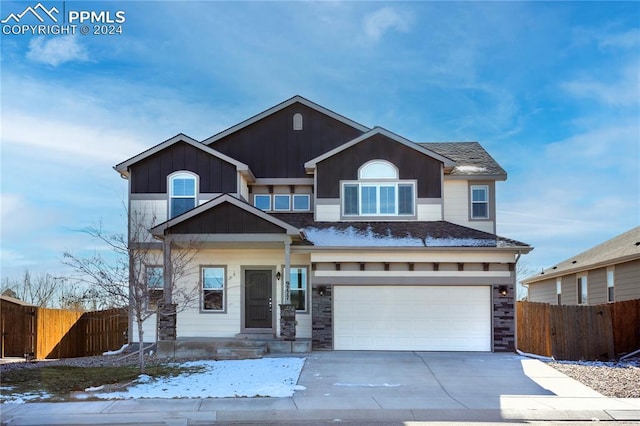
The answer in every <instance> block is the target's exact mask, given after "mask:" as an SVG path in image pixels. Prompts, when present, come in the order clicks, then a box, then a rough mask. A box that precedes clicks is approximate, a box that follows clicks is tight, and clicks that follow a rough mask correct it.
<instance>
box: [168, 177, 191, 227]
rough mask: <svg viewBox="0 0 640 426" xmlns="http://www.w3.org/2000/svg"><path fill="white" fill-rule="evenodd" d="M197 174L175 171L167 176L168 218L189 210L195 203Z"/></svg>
mask: <svg viewBox="0 0 640 426" xmlns="http://www.w3.org/2000/svg"><path fill="white" fill-rule="evenodd" d="M197 187H198V179H197V175H194V174H193V173H189V172H177V173H174V174H172V175H171V176H169V218H174V217H176V216H178V215H181V214H182V213H184V212H186V211H188V210H191V209H192V208H194V207H195V206H196V204H197V194H198V190H197Z"/></svg>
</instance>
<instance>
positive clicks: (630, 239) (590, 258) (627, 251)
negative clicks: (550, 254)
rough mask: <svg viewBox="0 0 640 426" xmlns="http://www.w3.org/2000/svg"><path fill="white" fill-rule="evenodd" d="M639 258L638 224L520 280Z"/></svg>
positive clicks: (639, 236)
mask: <svg viewBox="0 0 640 426" xmlns="http://www.w3.org/2000/svg"><path fill="white" fill-rule="evenodd" d="M636 259H640V226H637V227H635V228H633V229H631V230H629V231H627V232H625V233H623V234H620V235H618V236H617V237H614V238H612V239H610V240H607V241H605V242H603V243H601V244H598V245H597V246H595V247H592V248H590V249H588V250H586V251H583V252H582V253H579V254H577V255H575V256H572V257H570V258H568V259H566V260H563V261H562V262H560V263H558V264H557V265H555V266H552V267H551V268H547V269H545V270H543V271H542V272H540V273H538V274H535V275H532V276H530V277H527V278H525V279H524V280H522V282H523V283H525V284H532V283H535V282H537V281H542V280H548V279H549V278H555V277H558V276H562V275H568V274H573V273H577V272H582V271H585V270H590V269H595V268H602V267H605V266H611V265H615V264H617V263H622V262H628V261H631V260H636Z"/></svg>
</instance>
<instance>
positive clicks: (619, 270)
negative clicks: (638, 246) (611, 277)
mask: <svg viewBox="0 0 640 426" xmlns="http://www.w3.org/2000/svg"><path fill="white" fill-rule="evenodd" d="M614 291H615V300H616V302H618V301H622V300H632V299H640V260H634V261H632V262H626V263H620V264H618V265H616V266H615V290H614Z"/></svg>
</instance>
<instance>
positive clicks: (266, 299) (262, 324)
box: [244, 269, 273, 329]
mask: <svg viewBox="0 0 640 426" xmlns="http://www.w3.org/2000/svg"><path fill="white" fill-rule="evenodd" d="M271 274H272V271H271V270H268V269H264V270H263V269H260V270H254V269H252V270H246V271H245V272H244V315H245V322H244V326H245V328H265V329H271V328H272V324H273V320H272V309H273V303H272V299H271V298H272V294H273V293H272V288H271V286H272V285H271Z"/></svg>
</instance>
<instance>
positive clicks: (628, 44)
mask: <svg viewBox="0 0 640 426" xmlns="http://www.w3.org/2000/svg"><path fill="white" fill-rule="evenodd" d="M596 37H597V38H598V47H600V48H603V49H604V48H622V49H633V48H634V47H635V48H637V47H638V46H640V29H637V28H634V29H631V30H629V31H625V32H622V33H613V34H607V33H598V34H597V36H596Z"/></svg>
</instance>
